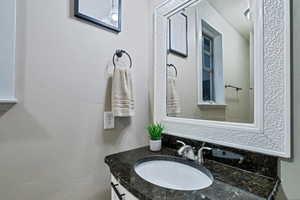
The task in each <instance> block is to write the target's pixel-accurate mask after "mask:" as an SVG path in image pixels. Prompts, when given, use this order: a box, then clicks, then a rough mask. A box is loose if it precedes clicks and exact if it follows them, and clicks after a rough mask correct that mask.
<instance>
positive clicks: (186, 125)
mask: <svg viewBox="0 0 300 200" xmlns="http://www.w3.org/2000/svg"><path fill="white" fill-rule="evenodd" d="M289 14H290V13H289V3H288V1H285V0H277V1H270V0H264V1H262V0H226V1H224V0H180V1H178V0H177V1H175V0H169V1H167V2H165V3H163V4H162V5H160V6H159V7H158V8H157V9H156V13H155V22H156V23H155V30H156V31H155V33H156V35H155V66H154V67H155V110H154V112H155V113H154V115H155V120H156V121H161V122H163V123H164V124H165V125H166V127H167V133H168V134H172V135H177V136H181V137H187V138H191V139H198V140H202V141H207V142H212V143H216V144H222V145H226V146H231V147H236V148H241V149H246V150H251V151H256V152H261V153H266V154H271V155H277V156H282V157H289V156H290V59H289V57H290V54H289V50H290V49H289V48H290V46H289V29H290V27H289V24H290V20H289V17H290V15H289ZM183 19H184V20H183ZM171 23H172V26H170V24H171ZM172 27H182V28H176V29H175V28H172ZM174 40H175V41H174ZM172 44H180V47H184V48H181V49H182V52H188V54H187V53H183V54H182V53H181V54H179V53H178V51H177V52H176V51H173V50H172V49H171V50H170V46H172ZM173 46H174V45H173ZM177 46H178V45H177ZM183 55H184V56H183Z"/></svg>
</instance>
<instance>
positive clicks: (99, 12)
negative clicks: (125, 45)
mask: <svg viewBox="0 0 300 200" xmlns="http://www.w3.org/2000/svg"><path fill="white" fill-rule="evenodd" d="M74 1H75V16H76V17H78V18H81V19H83V20H86V21H89V22H91V23H93V24H96V25H99V26H101V27H104V28H107V29H109V30H112V31H115V32H121V17H122V15H121V10H122V9H121V2H122V0H103V1H98V0H74Z"/></svg>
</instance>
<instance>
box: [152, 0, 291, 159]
mask: <svg viewBox="0 0 300 200" xmlns="http://www.w3.org/2000/svg"><path fill="white" fill-rule="evenodd" d="M198 1H201V0H168V1H166V2H164V3H163V4H161V5H160V6H158V7H157V8H156V9H155V14H154V16H155V24H154V35H155V36H154V37H155V38H154V41H155V44H154V47H155V48H154V55H155V61H154V69H155V72H154V121H156V122H161V123H163V124H164V125H165V126H166V128H167V129H166V133H167V134H170V135H175V136H180V137H185V138H190V139H195V140H200V141H204V142H210V143H214V144H220V145H224V146H230V147H234V148H239V149H244V150H249V151H254V152H260V153H264V154H269V155H274V156H280V157H285V158H288V157H290V154H291V153H290V143H291V142H290V134H291V133H290V132H291V122H290V121H291V116H290V115H291V114H290V113H291V111H290V109H291V108H290V106H291V103H290V99H291V92H290V90H291V83H290V81H291V75H290V73H291V69H290V3H289V0H262V1H261V5H258V6H257V11H256V12H257V14H258V15H257V16H258V17H257V18H256V20H255V21H256V22H255V28H254V29H255V33H254V34H255V38H256V39H255V44H254V48H255V53H254V57H255V60H254V63H255V67H254V77H255V83H254V84H255V85H254V87H255V88H256V89H255V91H254V92H255V94H254V95H255V99H254V104H255V106H254V107H255V108H254V113H255V114H254V116H255V117H254V118H255V119H254V123H253V124H246V123H232V122H217V121H208V120H196V119H186V118H174V117H168V116H167V114H166V67H165V66H166V64H167V58H166V55H167V54H166V53H167V25H168V17H169V16H171V15H172V14H174V13H176V12H178V11H179V10H181V9H183V8H185V7H187V6H188V5H191V4H194V3H196V2H198ZM259 1H260V0H258V2H259ZM187 87H188V86H187ZM187 89H188V88H187Z"/></svg>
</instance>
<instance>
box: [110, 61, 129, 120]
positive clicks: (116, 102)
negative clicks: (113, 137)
mask: <svg viewBox="0 0 300 200" xmlns="http://www.w3.org/2000/svg"><path fill="white" fill-rule="evenodd" d="M111 98H112V102H111V105H112V112H113V113H114V115H115V116H116V117H131V116H134V96H133V87H132V77H131V71H130V69H128V68H121V67H116V68H115V70H114V74H113V78H112V95H111Z"/></svg>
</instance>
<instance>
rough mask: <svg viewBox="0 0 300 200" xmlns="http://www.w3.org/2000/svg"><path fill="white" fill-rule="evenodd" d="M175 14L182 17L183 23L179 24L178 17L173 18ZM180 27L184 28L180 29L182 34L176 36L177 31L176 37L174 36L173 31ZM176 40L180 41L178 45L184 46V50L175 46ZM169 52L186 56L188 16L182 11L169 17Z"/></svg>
mask: <svg viewBox="0 0 300 200" xmlns="http://www.w3.org/2000/svg"><path fill="white" fill-rule="evenodd" d="M175 16H176V17H183V20H184V23H185V24H184V25H182V24H180V21H179V20H178V18H177V20H176V19H175V18H174V17H175ZM181 21H182V20H181ZM182 27H184V28H185V31H180V32H183V33H184V34H183V35H180V36H179V37H178V33H177V35H176V36H177V37H176V36H175V33H174V31H176V30H178V29H180V28H182ZM178 42H181V43H182V44H179V45H180V46H184V47H185V49H184V50H183V49H179V48H178V47H176V43H178ZM177 46H178V44H177ZM169 52H170V53H173V54H175V55H178V56H181V57H188V17H187V15H185V14H184V13H177V14H175V15H173V16H172V17H170V18H169Z"/></svg>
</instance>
